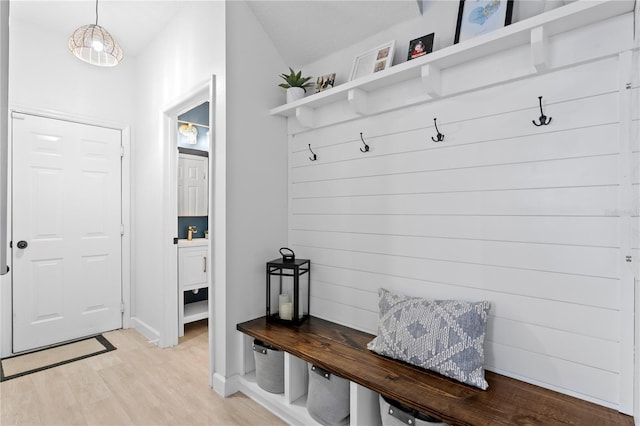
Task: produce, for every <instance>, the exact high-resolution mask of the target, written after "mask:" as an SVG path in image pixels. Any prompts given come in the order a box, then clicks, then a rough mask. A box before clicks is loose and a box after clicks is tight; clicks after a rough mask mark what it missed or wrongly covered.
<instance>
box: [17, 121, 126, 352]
mask: <svg viewBox="0 0 640 426" xmlns="http://www.w3.org/2000/svg"><path fill="white" fill-rule="evenodd" d="M12 125H13V133H12V149H13V174H12V200H13V204H12V206H13V215H12V217H13V224H12V241H13V243H12V253H13V255H12V260H13V262H12V263H13V265H12V271H13V283H12V288H13V351H14V352H20V351H25V350H29V349H33V348H38V347H42V346H46V345H51V344H54V343H59V342H63V341H67V340H72V339H77V338H80V337H84V336H88V335H91V334H96V333H100V332H104V331H107V330H113V329H117V328H121V327H122V312H121V301H122V278H121V268H122V266H121V238H122V237H121V222H122V221H121V132H120V131H119V130H114V129H108V128H104V127H96V126H89V125H85V124H78V123H73V122H69V121H62V120H55V119H51V118H44V117H38V116H33V115H27V114H18V113H13V115H12Z"/></svg>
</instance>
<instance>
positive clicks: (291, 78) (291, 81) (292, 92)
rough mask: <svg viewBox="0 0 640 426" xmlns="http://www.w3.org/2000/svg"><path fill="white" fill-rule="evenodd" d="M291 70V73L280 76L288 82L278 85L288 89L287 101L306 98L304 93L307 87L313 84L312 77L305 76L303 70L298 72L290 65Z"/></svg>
mask: <svg viewBox="0 0 640 426" xmlns="http://www.w3.org/2000/svg"><path fill="white" fill-rule="evenodd" d="M289 71H290V72H291V74H289V75H287V74H280V77H281V78H282V79H283V80H284V81H285V82H286V83H280V84H278V86H280V87H282V88H284V89H287V103H289V102H293V101H297V100H298V99H302V98H304V94H305V93H307V89H306V88H307V87H309V86H311V85H312V83H311V82H309V80H311V77H303V76H302V70H300V71H298V72H297V73H296V72H295V71H294V70H293V69H291V67H289Z"/></svg>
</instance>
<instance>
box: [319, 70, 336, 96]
mask: <svg viewBox="0 0 640 426" xmlns="http://www.w3.org/2000/svg"><path fill="white" fill-rule="evenodd" d="M335 81H336V73H333V74H327V75H322V76H320V77H318V79H317V80H316V93H318V92H322V91H323V90H327V89H331V88H332V87H333V85H334V83H335Z"/></svg>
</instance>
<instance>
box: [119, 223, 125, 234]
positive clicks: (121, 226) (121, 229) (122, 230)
mask: <svg viewBox="0 0 640 426" xmlns="http://www.w3.org/2000/svg"><path fill="white" fill-rule="evenodd" d="M120 235H124V224H122V223H121V224H120Z"/></svg>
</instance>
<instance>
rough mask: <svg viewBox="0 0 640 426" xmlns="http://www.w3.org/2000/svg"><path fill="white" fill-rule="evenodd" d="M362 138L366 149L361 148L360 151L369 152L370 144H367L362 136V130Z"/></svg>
mask: <svg viewBox="0 0 640 426" xmlns="http://www.w3.org/2000/svg"><path fill="white" fill-rule="evenodd" d="M360 139H361V140H362V143H363V144H364V149H362V148H360V151H362V152H369V145H367V143H366V142H365V141H364V138H363V137H362V132H360Z"/></svg>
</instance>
